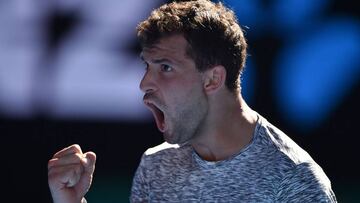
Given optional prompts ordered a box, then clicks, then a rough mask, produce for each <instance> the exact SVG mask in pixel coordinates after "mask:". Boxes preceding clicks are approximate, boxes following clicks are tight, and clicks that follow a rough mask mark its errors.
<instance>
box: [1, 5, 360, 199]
mask: <svg viewBox="0 0 360 203" xmlns="http://www.w3.org/2000/svg"><path fill="white" fill-rule="evenodd" d="M165 2H167V1H161V0H151V1H148V0H146V1H145V0H122V1H115V0H105V1H95V0H88V1H81V0H61V1H60V0H59V1H56V0H54V1H46V0H2V1H0V143H1V146H0V150H1V151H0V152H1V154H0V171H1V173H0V174H1V177H2V178H1V180H2V184H3V187H2V188H4V189H5V190H4V189H2V190H1V191H0V194H1V199H2V200H1V202H3V200H9V201H8V202H25V201H26V202H51V196H50V192H49V189H48V185H47V161H48V160H49V159H50V158H51V157H52V155H53V154H54V153H55V152H56V151H58V150H60V149H62V148H63V147H66V146H68V145H70V144H73V143H77V144H79V145H81V146H82V148H83V151H87V150H92V151H95V152H96V153H97V156H98V161H97V168H96V171H95V179H94V182H93V186H92V188H91V190H90V191H89V193H88V194H87V199H88V201H89V202H101V203H112V202H128V196H129V192H130V187H131V181H132V177H133V175H134V172H135V169H136V167H137V165H138V163H139V160H140V157H141V155H142V153H143V152H144V151H145V150H146V149H147V148H148V147H152V146H155V145H157V144H160V143H161V142H162V135H161V133H160V132H158V130H157V128H156V126H155V124H154V121H153V118H152V115H151V114H150V112H149V111H148V110H147V109H146V108H145V107H144V106H143V105H142V100H141V99H142V93H141V91H140V90H139V88H138V86H139V82H140V80H141V77H142V74H143V73H144V66H143V64H142V62H141V61H140V60H139V57H138V55H139V52H140V47H139V45H138V43H137V41H136V32H135V27H136V25H137V24H138V23H139V21H141V20H144V19H145V18H146V17H147V16H148V15H149V13H150V11H151V10H152V9H153V8H156V7H158V6H159V5H161V4H163V3H165ZM222 2H223V3H224V4H226V5H228V6H229V7H231V8H232V9H234V11H235V12H236V14H237V16H238V18H239V22H240V24H241V25H242V26H243V29H244V30H245V33H246V37H247V39H248V43H249V57H248V61H247V65H246V68H245V71H244V74H243V75H242V78H241V79H242V85H243V94H244V97H245V99H246V100H247V102H248V104H249V105H250V106H251V107H252V108H253V109H255V110H256V111H257V112H258V113H260V114H261V115H263V116H264V117H266V118H267V119H268V120H269V121H270V122H272V123H273V124H274V125H276V126H277V127H279V128H280V129H282V130H283V131H284V132H285V133H287V134H288V135H289V136H290V137H291V138H292V139H293V140H295V141H296V142H297V143H298V144H299V145H300V146H301V147H303V148H304V149H305V150H307V151H308V152H309V153H310V154H311V156H312V157H313V158H314V159H315V161H316V162H318V163H319V164H320V165H321V166H322V168H323V169H324V171H325V173H326V174H327V175H328V176H329V178H330V179H331V181H332V185H333V189H334V192H335V194H336V195H337V198H338V201H339V202H360V184H359V182H360V174H359V171H360V167H359V161H360V159H359V152H358V151H359V150H358V149H359V144H358V143H359V140H360V138H359V131H358V130H356V127H357V125H358V124H359V118H358V114H359V113H360V111H359V104H360V91H359V88H360V57H359V56H360V9H359V7H358V6H357V3H356V1H355V0H224V1H222ZM4 180H5V181H4Z"/></svg>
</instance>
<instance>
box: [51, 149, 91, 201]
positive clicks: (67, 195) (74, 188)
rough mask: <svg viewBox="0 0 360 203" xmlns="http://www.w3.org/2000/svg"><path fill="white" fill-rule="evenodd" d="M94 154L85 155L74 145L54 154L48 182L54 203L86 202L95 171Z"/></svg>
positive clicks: (87, 153)
mask: <svg viewBox="0 0 360 203" xmlns="http://www.w3.org/2000/svg"><path fill="white" fill-rule="evenodd" d="M95 161H96V155H95V153H94V152H86V153H83V152H82V151H81V148H80V146H79V145H77V144H74V145H71V146H69V147H67V148H64V149H62V150H60V151H59V152H57V153H56V154H54V156H53V157H52V159H50V160H49V163H48V181H49V187H50V191H51V195H52V198H53V200H54V203H80V202H86V200H85V199H84V196H85V194H86V193H87V191H88V190H89V188H90V185H91V181H92V178H93V173H94V170H95Z"/></svg>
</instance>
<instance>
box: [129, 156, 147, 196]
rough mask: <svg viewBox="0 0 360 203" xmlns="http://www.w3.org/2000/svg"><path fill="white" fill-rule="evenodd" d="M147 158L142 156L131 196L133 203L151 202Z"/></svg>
mask: <svg viewBox="0 0 360 203" xmlns="http://www.w3.org/2000/svg"><path fill="white" fill-rule="evenodd" d="M145 156H146V155H143V156H142V158H141V161H140V164H139V166H138V168H137V170H136V172H135V175H134V179H133V183H132V187H131V195H130V202H131V203H140V202H148V200H149V184H148V180H147V179H146V164H145Z"/></svg>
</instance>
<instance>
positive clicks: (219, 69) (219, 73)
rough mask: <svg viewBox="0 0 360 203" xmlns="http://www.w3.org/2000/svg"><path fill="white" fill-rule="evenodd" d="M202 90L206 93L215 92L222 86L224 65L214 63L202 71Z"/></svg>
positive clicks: (223, 83) (224, 74)
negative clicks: (214, 64)
mask: <svg viewBox="0 0 360 203" xmlns="http://www.w3.org/2000/svg"><path fill="white" fill-rule="evenodd" d="M203 76H204V79H203V81H204V84H203V85H204V90H205V92H206V93H208V94H212V93H215V92H217V91H218V90H219V89H221V88H222V87H224V85H225V80H226V70H225V67H224V66H221V65H216V66H214V67H212V68H210V69H208V70H206V71H205V72H204V75H203Z"/></svg>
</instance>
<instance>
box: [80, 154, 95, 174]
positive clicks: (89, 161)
mask: <svg viewBox="0 0 360 203" xmlns="http://www.w3.org/2000/svg"><path fill="white" fill-rule="evenodd" d="M95 162H96V154H95V153H94V152H86V153H84V159H83V166H84V172H85V173H90V174H92V173H93V172H94V170H95Z"/></svg>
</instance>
